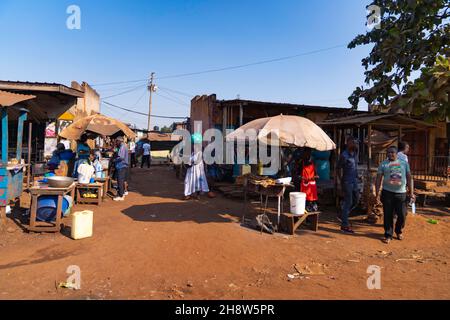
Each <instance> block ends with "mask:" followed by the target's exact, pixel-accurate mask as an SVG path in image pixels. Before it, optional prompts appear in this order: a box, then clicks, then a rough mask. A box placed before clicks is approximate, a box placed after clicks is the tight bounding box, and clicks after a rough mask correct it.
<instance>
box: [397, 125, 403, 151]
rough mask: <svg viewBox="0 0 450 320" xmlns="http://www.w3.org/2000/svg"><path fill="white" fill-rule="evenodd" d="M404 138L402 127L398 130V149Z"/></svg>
mask: <svg viewBox="0 0 450 320" xmlns="http://www.w3.org/2000/svg"><path fill="white" fill-rule="evenodd" d="M402 136H403V131H402V127H401V126H400V127H399V128H398V143H397V147H398V145H399V143H400V141H402V140H403V139H402Z"/></svg>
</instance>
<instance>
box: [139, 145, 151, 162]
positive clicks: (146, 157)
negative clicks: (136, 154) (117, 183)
mask: <svg viewBox="0 0 450 320" xmlns="http://www.w3.org/2000/svg"><path fill="white" fill-rule="evenodd" d="M150 163H151V146H150V141H149V140H146V141H145V142H144V144H143V145H142V160H141V168H143V167H144V164H146V165H147V167H148V168H149V169H150Z"/></svg>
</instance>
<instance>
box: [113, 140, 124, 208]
mask: <svg viewBox="0 0 450 320" xmlns="http://www.w3.org/2000/svg"><path fill="white" fill-rule="evenodd" d="M116 145H117V147H118V149H119V150H118V152H117V156H116V158H115V159H114V165H115V168H116V172H117V185H118V196H117V197H115V198H114V199H113V200H114V201H123V200H125V198H124V195H125V191H126V190H125V182H126V180H127V172H128V148H127V145H126V144H125V143H124V140H123V137H118V138H117V139H116Z"/></svg>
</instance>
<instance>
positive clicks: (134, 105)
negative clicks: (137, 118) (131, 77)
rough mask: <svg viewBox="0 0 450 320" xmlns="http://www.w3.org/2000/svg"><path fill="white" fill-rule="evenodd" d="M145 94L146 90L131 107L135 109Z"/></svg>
mask: <svg viewBox="0 0 450 320" xmlns="http://www.w3.org/2000/svg"><path fill="white" fill-rule="evenodd" d="M146 93H147V88H145V89H144V92H143V93H142V95H141V96H140V97H139V99H138V100H137V101H136V103H135V104H133V107H136V105H137V104H138V103H139V102H140V101H141V100H142V98H143V97H144V96H145V94H146Z"/></svg>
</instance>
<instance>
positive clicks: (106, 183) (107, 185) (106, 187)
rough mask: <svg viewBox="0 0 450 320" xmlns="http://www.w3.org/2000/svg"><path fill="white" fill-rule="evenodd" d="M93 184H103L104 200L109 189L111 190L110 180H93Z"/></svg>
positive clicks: (107, 178)
mask: <svg viewBox="0 0 450 320" xmlns="http://www.w3.org/2000/svg"><path fill="white" fill-rule="evenodd" d="M95 182H100V183H103V199H105V198H106V196H107V195H108V191H109V189H111V179H110V178H109V177H106V178H95Z"/></svg>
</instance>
